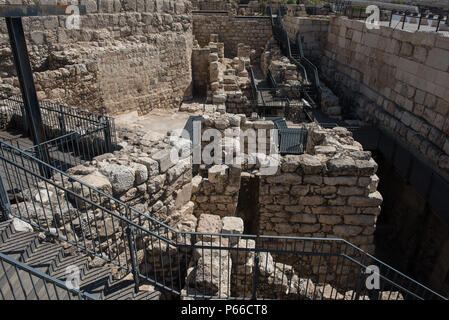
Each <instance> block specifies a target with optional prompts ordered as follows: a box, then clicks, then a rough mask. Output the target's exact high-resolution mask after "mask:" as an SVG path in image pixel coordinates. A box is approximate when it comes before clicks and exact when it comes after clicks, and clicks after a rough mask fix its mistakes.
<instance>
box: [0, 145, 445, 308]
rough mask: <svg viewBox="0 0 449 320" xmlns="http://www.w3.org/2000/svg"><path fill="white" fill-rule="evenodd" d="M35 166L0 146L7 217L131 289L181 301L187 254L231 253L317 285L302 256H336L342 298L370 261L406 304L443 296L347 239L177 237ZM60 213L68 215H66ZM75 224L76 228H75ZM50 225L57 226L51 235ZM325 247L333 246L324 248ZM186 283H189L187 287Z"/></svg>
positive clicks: (269, 289) (269, 286) (262, 284)
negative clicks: (112, 271)
mask: <svg viewBox="0 0 449 320" xmlns="http://www.w3.org/2000/svg"><path fill="white" fill-rule="evenodd" d="M10 150H14V155H15V158H13V159H8V158H6V157H5V156H4V153H5V152H9V151H10ZM38 163H40V164H41V165H43V166H47V167H49V169H50V166H49V165H48V164H46V163H43V162H42V161H40V160H39V159H37V158H35V157H33V156H31V155H29V154H27V153H25V152H24V151H22V150H20V149H18V148H15V147H13V146H11V145H8V144H6V143H3V142H0V166H1V167H3V168H4V169H7V170H4V177H3V182H4V184H5V186H6V189H7V190H10V191H11V192H12V194H11V195H10V197H9V198H10V199H13V200H14V201H13V202H12V203H10V204H9V209H8V210H7V211H8V212H7V214H8V215H9V216H14V217H17V218H19V219H21V220H24V221H26V222H28V223H30V224H31V225H32V226H33V227H34V228H36V229H38V230H40V231H43V232H45V233H48V234H50V235H51V236H53V237H55V238H57V239H59V240H60V241H63V242H66V243H69V244H71V245H73V246H75V247H78V248H79V249H81V250H82V251H84V252H86V253H89V254H91V255H93V256H97V257H99V258H101V259H103V260H105V261H107V262H109V263H111V264H112V265H115V266H116V267H118V268H119V269H121V270H124V271H125V272H127V273H132V274H133V275H134V281H135V283H136V288H138V287H139V283H140V281H141V280H146V281H149V282H150V283H153V284H154V285H156V286H157V287H160V288H164V289H166V290H168V291H170V292H172V293H174V294H177V295H181V294H182V292H181V291H182V290H181V289H182V287H183V285H184V277H185V272H186V270H187V269H188V266H189V264H190V258H191V252H192V250H196V252H198V253H200V252H205V251H206V252H207V251H208V250H209V252H210V251H211V250H214V252H215V250H218V253H219V254H218V256H219V257H222V256H223V259H225V257H226V256H227V257H228V258H227V259H230V255H232V254H233V252H245V255H253V254H256V255H260V254H261V253H265V254H268V253H270V254H271V255H272V256H273V258H275V260H276V261H279V262H282V263H290V264H293V262H294V261H296V262H295V263H294V265H295V268H300V266H304V268H305V269H301V270H303V271H302V273H301V276H302V277H308V278H310V279H312V278H313V279H315V282H317V283H318V282H320V281H321V280H320V279H321V278H320V277H321V276H320V272H316V270H315V271H314V270H312V269H307V268H309V267H310V265H309V264H310V262H307V257H308V256H316V257H320V261H322V262H320V264H319V265H318V267H319V266H322V267H323V268H324V266H325V265H327V264H328V263H329V262H330V260H329V259H330V257H336V258H338V259H341V260H342V261H341V262H340V263H338V264H337V265H336V266H335V268H334V269H332V271H325V272H324V273H323V275H324V276H325V277H327V276H329V278H328V279H331V278H334V279H336V277H338V276H341V277H342V279H341V281H334V282H333V285H334V286H335V288H338V289H339V290H340V291H342V292H343V291H344V290H345V289H347V288H354V290H355V287H354V286H355V285H356V283H357V282H363V281H364V278H365V275H363V273H360V272H359V271H360V270H359V269H360V268H363V267H364V266H365V265H368V264H367V261H368V262H369V263H371V262H373V263H377V264H378V265H379V267H380V268H381V269H382V271H381V272H380V277H381V278H382V279H383V278H385V281H383V282H382V285H383V286H385V290H387V289H395V290H400V292H401V293H402V294H403V295H404V296H405V297H406V298H425V297H424V296H423V295H424V294H425V295H428V296H429V297H431V298H434V299H437V298H443V297H441V296H439V295H438V294H436V293H434V292H433V291H431V290H430V289H428V288H426V287H424V286H422V285H420V284H419V283H417V282H416V281H414V280H412V279H410V278H408V277H407V276H405V275H403V274H401V273H400V272H398V271H396V270H394V269H393V268H391V267H389V266H388V265H386V264H383V263H382V262H380V261H378V260H377V259H375V258H374V257H372V256H370V255H368V254H367V253H365V252H364V251H362V250H361V249H359V248H357V247H355V246H353V245H352V244H350V243H349V242H347V241H345V240H342V239H315V238H307V237H276V236H259V237H257V236H254V235H236V234H232V235H230V234H209V233H199V232H184V231H179V230H177V229H175V228H173V227H171V226H168V225H167V224H165V223H163V222H161V221H159V220H157V219H155V218H154V217H151V216H149V215H147V214H145V213H143V212H141V211H139V210H137V209H136V208H133V207H131V206H129V205H127V204H125V203H123V202H121V201H119V200H117V199H115V198H113V197H112V196H109V195H107V194H105V193H104V192H102V191H100V190H97V189H96V188H93V187H92V186H89V185H87V184H86V183H84V182H82V181H81V180H78V179H77V178H75V177H73V176H70V175H68V174H66V173H64V172H63V171H61V170H58V169H56V168H53V167H51V170H52V173H53V175H52V176H51V177H50V178H45V177H42V176H40V175H39V173H37V172H36V170H33V168H35V167H37V166H38V165H37V164H38ZM14 180H15V181H17V182H18V184H17V185H16V186H14V185H13V184H12V181H14ZM36 186H39V190H40V191H39V192H38V193H37V195H36V196H34V193H35V192H36V191H33V190H38V189H37V188H35V187H36ZM50 192H52V193H53V197H51V196H50ZM24 194H30V195H31V197H25V202H21V200H20V199H22V198H23V195H24ZM45 194H47V195H48V199H49V200H47V202H45V201H43V200H42V197H43V196H44V195H45ZM45 203H46V204H45ZM62 207H68V208H72V209H70V210H69V211H67V213H65V214H63V213H62V211H61V210H62ZM75 222H77V224H76V225H77V226H78V227H77V226H75V225H74V223H75ZM52 223H54V224H55V226H59V227H58V228H54V229H53V228H52ZM71 230H73V231H71ZM73 232H76V234H77V236H76V237H71V236H70V235H71V234H72V233H73ZM210 239H214V241H213V243H209V242H207V241H206V240H208V241H210ZM241 239H247V240H253V241H256V240H257V243H258V245H257V246H256V247H248V246H244V247H242V246H240V245H239V241H238V240H241ZM203 241H204V242H203ZM229 242H231V243H237V246H232V247H231V246H229V245H228V243H229ZM329 243H330V246H331V247H329V246H328V244H329ZM105 244H107V245H105ZM119 248H121V249H119ZM332 248H333V249H332ZM343 249H344V251H343ZM117 250H119V251H117ZM242 254H243V253H242ZM237 255H238V253H237ZM214 256H215V253H214ZM220 259H221V258H220ZM303 259H305V260H304V262H301V261H302V260H303ZM202 261H203V263H206V264H209V263H210V265H209V266H210V268H211V269H210V270H214V271H213V273H214V274H213V276H214V277H217V278H218V277H221V276H225V275H226V274H227V275H228V277H229V279H231V280H230V281H233V280H232V279H233V278H232V277H233V272H236V271H235V270H234V269H232V268H231V267H230V265H228V266H226V265H225V264H223V265H220V266H222V267H223V268H224V269H219V270H216V269H213V268H212V261H210V262H209V261H204V260H202ZM306 266H309V267H306ZM339 266H341V267H342V269H344V270H346V271H345V272H347V270H352V271H351V272H350V273H349V274H350V275H351V277H353V278H354V279H348V276H347V275H345V276H343V274H342V273H341V272H342V271H340V270H339V268H338V267H339ZM343 267H344V268H343ZM261 268H262V269H261V270H262V271H263V272H261V273H262V274H266V273H267V272H268V269H265V271H264V268H268V266H265V267H264V266H263V264H262V265H261ZM348 268H349V269H348ZM199 270H202V272H203V274H201V273H200V271H197V274H196V277H197V278H196V280H195V281H193V283H194V285H195V286H198V285H200V284H201V283H202V282H201V279H198V277H201V276H203V277H204V276H205V273H204V272H206V271H205V270H204V268H203V269H201V268H200V269H199ZM270 270H271V269H270ZM306 270H309V271H306ZM358 270H359V271H358ZM270 272H271V271H270ZM328 273H329V274H328ZM253 276H254V274H252V273H251V274H247V275H246V276H245V278H244V281H248V282H249V281H250V279H253ZM395 279H396V280H395ZM324 280H326V279H324ZM387 280H388V281H387ZM251 281H252V280H251ZM255 281H256V286H255V289H254V290H256V291H257V292H261V291H263V290H266V291H264V292H265V296H264V294H262V293H260V294H258V297H261V298H263V297H266V298H283V296H278V295H277V294H276V292H277V290H278V289H277V288H278V287H276V284H275V283H271V282H269V281H271V280H269V279H265V278H263V277H260V279H256V280H255ZM267 281H268V282H267ZM329 281H331V280H329ZM324 282H326V281H324ZM220 283H221V282H220ZM188 284H190V285H191V283H190V282H189V283H188ZM220 286H221V285H220ZM415 288H416V289H415ZM196 289H197V290H194V292H190V293H187V295H188V296H198V292H201V293H200V294H199V296H201V294H202V295H205V296H207V295H211V296H214V297H219V298H230V297H238V298H248V297H249V298H250V297H251V296H252V295H250V294H244V293H241V292H238V293H236V295H233V294H232V293H231V294H230V295H224V293H223V292H220V293H217V292H211V293H208V292H207V290H206V289H204V288H203V287H202V286H200V287H197V288H196ZM224 289H225V288H223V290H224ZM228 289H229V288H228ZM418 289H419V291H417V290H418ZM362 291H363V290H362ZM362 291H361V292H362ZM419 292H422V293H419ZM254 293H255V292H252V294H254Z"/></svg>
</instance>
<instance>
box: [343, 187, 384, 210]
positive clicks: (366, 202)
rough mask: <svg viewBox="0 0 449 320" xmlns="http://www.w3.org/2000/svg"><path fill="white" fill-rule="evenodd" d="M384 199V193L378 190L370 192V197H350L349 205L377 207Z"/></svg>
mask: <svg viewBox="0 0 449 320" xmlns="http://www.w3.org/2000/svg"><path fill="white" fill-rule="evenodd" d="M382 200H383V198H382V195H381V194H380V193H379V192H378V191H376V192H373V193H370V194H369V195H368V197H357V196H352V197H349V198H348V205H350V206H355V207H376V206H380V205H381V204H382Z"/></svg>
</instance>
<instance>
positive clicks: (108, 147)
mask: <svg viewBox="0 0 449 320" xmlns="http://www.w3.org/2000/svg"><path fill="white" fill-rule="evenodd" d="M104 125H105V127H104V142H105V144H106V150H107V152H112V140H111V123H110V122H109V120H107V121H106V122H105V123H104Z"/></svg>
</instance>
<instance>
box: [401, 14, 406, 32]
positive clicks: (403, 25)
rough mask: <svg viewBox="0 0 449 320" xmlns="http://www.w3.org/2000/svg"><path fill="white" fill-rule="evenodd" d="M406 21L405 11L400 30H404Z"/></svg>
mask: <svg viewBox="0 0 449 320" xmlns="http://www.w3.org/2000/svg"><path fill="white" fill-rule="evenodd" d="M406 20H407V11H406V12H404V21H402V30H404V27H405V21H406Z"/></svg>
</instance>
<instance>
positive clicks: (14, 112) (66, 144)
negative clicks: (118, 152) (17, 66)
mask: <svg viewBox="0 0 449 320" xmlns="http://www.w3.org/2000/svg"><path fill="white" fill-rule="evenodd" d="M0 107H1V108H0V121H1V125H0V128H1V129H4V130H9V129H11V128H13V129H14V130H15V132H17V131H20V132H21V133H22V135H23V136H24V137H26V136H27V135H28V120H27V114H26V112H25V107H24V104H23V102H22V99H21V98H17V97H9V98H3V99H2V100H0ZM40 109H41V114H42V122H43V123H42V124H43V130H44V132H45V135H46V138H47V141H45V142H42V143H40V144H38V145H33V144H32V143H28V142H27V139H26V138H22V139H21V138H17V139H15V140H14V141H13V140H12V139H11V138H8V137H6V138H5V139H6V140H5V139H3V138H2V137H0V140H3V141H5V142H8V143H10V144H12V145H15V146H17V147H19V148H21V149H23V150H25V151H26V152H30V153H33V154H34V155H36V156H37V157H38V158H39V159H42V160H44V161H45V162H47V163H49V164H50V165H52V166H53V167H56V168H58V169H61V170H67V169H68V168H70V167H73V166H76V165H78V164H80V163H82V162H83V161H86V160H91V159H92V158H93V157H95V156H97V155H100V154H103V153H106V152H112V151H113V148H114V145H115V139H116V137H115V126H114V119H113V118H111V117H108V116H104V115H99V114H94V113H91V112H89V111H85V110H80V109H77V108H72V107H68V106H64V105H60V104H55V103H51V102H46V101H42V102H40ZM28 140H29V139H28Z"/></svg>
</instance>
